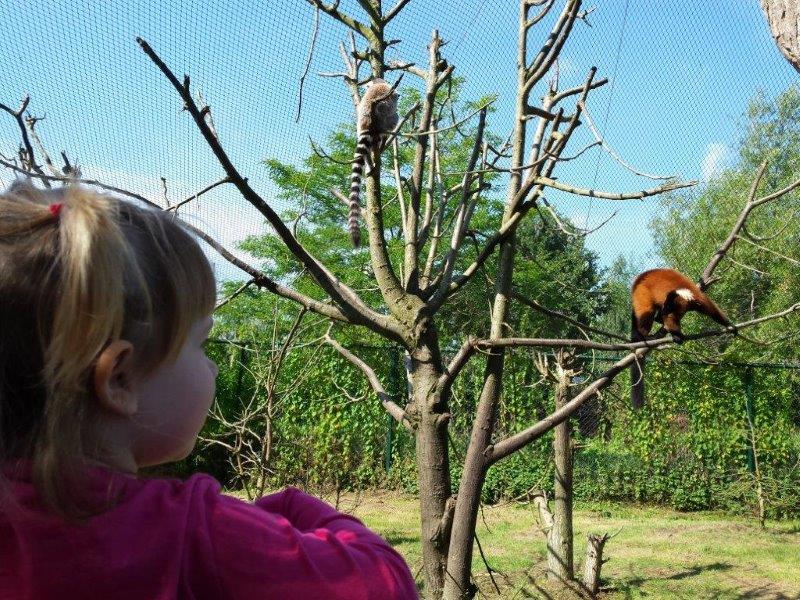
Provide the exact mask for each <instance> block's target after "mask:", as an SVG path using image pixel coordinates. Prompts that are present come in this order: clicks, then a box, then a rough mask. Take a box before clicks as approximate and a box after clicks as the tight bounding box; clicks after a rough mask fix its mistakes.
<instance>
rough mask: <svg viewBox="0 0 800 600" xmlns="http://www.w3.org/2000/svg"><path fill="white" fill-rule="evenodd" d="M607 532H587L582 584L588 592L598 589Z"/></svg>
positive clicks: (593, 592) (594, 592)
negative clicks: (587, 538)
mask: <svg viewBox="0 0 800 600" xmlns="http://www.w3.org/2000/svg"><path fill="white" fill-rule="evenodd" d="M608 539H609V536H608V534H603V535H596V534H594V533H590V534H589V540H588V541H587V543H586V561H585V562H584V563H583V585H584V587H585V588H586V589H587V591H588V592H589V593H590V594H596V593H597V592H598V591H599V590H600V569H602V568H603V546H605V545H606V542H607V541H608Z"/></svg>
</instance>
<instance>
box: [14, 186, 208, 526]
mask: <svg viewBox="0 0 800 600" xmlns="http://www.w3.org/2000/svg"><path fill="white" fill-rule="evenodd" d="M215 301H216V283H215V280H214V275H213V272H212V270H211V266H210V265H209V263H208V260H207V259H206V257H205V255H204V254H203V251H202V249H201V248H200V247H199V245H198V244H197V242H196V240H195V239H194V238H193V237H192V235H191V234H190V233H189V232H188V230H187V229H186V228H185V227H184V226H183V225H182V223H181V222H180V221H179V220H178V219H176V218H175V217H174V215H171V214H167V213H163V212H161V211H157V210H152V209H149V208H143V207H140V206H137V205H135V204H132V203H129V202H126V201H122V200H118V199H116V198H113V197H109V196H105V195H101V194H98V193H97V192H95V191H93V190H91V189H88V188H84V187H80V186H69V187H66V188H61V189H56V190H39V189H36V188H34V187H33V186H32V185H30V184H28V183H26V184H21V185H20V184H17V185H15V186H12V188H11V189H10V190H9V191H8V192H6V193H0V466H1V465H2V463H3V462H4V461H7V460H9V459H17V458H22V459H29V460H30V461H31V462H32V466H33V481H34V484H35V486H36V489H37V491H38V492H39V495H40V497H41V498H42V500H43V501H44V502H45V504H47V505H48V506H49V507H50V508H52V509H53V510H54V511H55V512H57V513H59V514H61V515H64V516H68V517H79V516H81V515H86V514H88V512H89V507H88V505H86V504H85V502H82V501H81V499H82V496H81V493H80V492H81V489H80V488H81V485H80V478H79V476H78V469H77V467H78V464H79V460H76V459H80V458H81V457H86V456H89V457H91V456H97V455H99V454H102V449H101V448H97V447H96V444H97V443H98V442H97V440H94V439H91V438H90V437H89V436H88V435H87V432H88V431H89V430H90V429H91V428H90V427H89V426H90V425H92V423H90V422H89V419H91V418H92V417H93V415H96V414H98V413H97V412H96V411H95V410H90V407H91V405H92V396H93V395H94V389H93V381H92V379H93V377H92V376H93V367H94V362H95V360H96V358H97V356H98V355H99V354H100V352H101V351H102V350H103V349H104V347H105V346H106V345H107V344H108V343H110V342H112V341H114V340H115V339H120V338H123V339H126V340H129V341H130V342H131V343H132V344H133V346H134V348H135V350H134V357H135V358H134V365H133V368H134V370H135V371H136V373H137V374H141V375H146V374H147V373H149V372H152V370H153V369H155V368H157V367H158V366H159V365H161V364H164V363H166V362H169V361H171V360H173V359H174V358H175V357H177V355H178V353H179V351H180V348H181V347H182V345H183V344H184V341H185V340H186V336H187V335H188V332H189V331H190V329H191V326H192V324H193V323H194V322H196V320H198V319H200V318H202V317H205V316H207V315H208V314H210V313H211V311H212V310H213V308H214V304H215ZM2 484H3V478H2V475H1V474H0V486H2ZM0 491H2V490H0ZM0 500H2V499H1V498H0ZM1 504H2V503H0V505H1Z"/></svg>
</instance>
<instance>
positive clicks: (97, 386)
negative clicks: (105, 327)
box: [94, 340, 138, 417]
mask: <svg viewBox="0 0 800 600" xmlns="http://www.w3.org/2000/svg"><path fill="white" fill-rule="evenodd" d="M132 367H133V344H131V343H130V342H128V341H126V340H116V341H114V342H111V343H110V344H109V345H108V346H107V347H106V348H105V350H103V351H102V352H101V353H100V356H98V358H97V362H96V364H95V367H94V394H95V398H96V399H97V401H98V402H99V403H100V406H101V407H103V408H104V409H106V410H108V411H110V412H112V413H114V414H116V415H119V416H122V417H130V416H132V415H134V414H136V410H137V408H138V402H137V398H136V394H135V390H134V386H133V369H132Z"/></svg>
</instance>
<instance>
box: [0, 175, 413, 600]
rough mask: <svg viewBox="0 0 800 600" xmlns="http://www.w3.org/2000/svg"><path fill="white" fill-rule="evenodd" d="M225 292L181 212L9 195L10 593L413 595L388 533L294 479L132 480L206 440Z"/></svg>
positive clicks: (1, 460) (1, 320)
mask: <svg viewBox="0 0 800 600" xmlns="http://www.w3.org/2000/svg"><path fill="white" fill-rule="evenodd" d="M215 292H216V286H215V281H214V276H213V274H212V272H211V268H210V266H209V264H208V261H207V260H206V258H205V256H204V255H203V252H202V250H201V249H200V247H199V246H198V244H197V243H196V242H195V240H194V239H193V237H192V236H191V235H190V233H189V232H188V230H187V229H186V228H185V227H183V226H182V225H181V224H180V222H179V221H177V220H176V219H174V218H173V217H172V216H171V215H167V214H166V213H163V212H160V211H156V210H149V209H144V208H141V207H138V206H136V205H133V204H131V203H128V202H124V201H121V200H116V199H112V198H109V197H107V196H103V195H99V194H97V193H95V192H93V191H90V190H88V189H85V188H80V187H77V186H70V187H68V188H65V189H62V190H53V191H49V190H48V191H44V190H36V189H34V188H33V187H32V186H30V185H17V186H15V187H12V189H11V190H10V191H9V192H7V193H5V194H0V466H1V467H2V472H1V474H0V599H6V598H15V599H16V598H20V599H25V598H31V599H34V598H35V599H37V600H38V599H46V598H59V599H65V598H104V599H105V598H114V599H123V598H131V599H133V598H136V599H139V598H142V599H148V600H153V599H162V598H163V599H166V598H196V599H200V598H248V599H250V598H278V599H280V600H289V599H293V598H298V599H299V598H309V599H316V598H321V599H339V598H341V599H345V598H347V599H368V598H375V599H393V598H416V597H417V593H416V588H415V586H414V581H413V579H412V577H411V574H410V572H409V570H408V567H407V566H406V564H405V563H404V562H403V559H402V558H401V557H400V556H399V555H398V554H397V553H396V552H395V551H394V550H393V549H392V548H391V547H390V546H389V545H388V544H387V543H386V542H385V541H384V540H382V539H381V538H380V537H378V536H377V535H376V534H374V533H372V532H370V531H369V530H368V529H367V528H366V527H364V525H362V524H361V523H360V522H359V521H358V520H356V519H355V518H353V517H350V516H347V515H344V514H341V513H339V512H337V511H335V510H334V509H333V508H331V507H330V506H328V505H327V504H325V503H323V502H321V501H320V500H317V499H315V498H312V497H311V496H307V495H306V494H304V493H302V492H300V491H298V490H296V489H291V488H290V489H287V490H285V491H283V492H281V493H278V494H273V495H270V496H265V497H263V498H261V499H259V500H257V501H256V502H255V503H254V504H248V503H246V502H242V501H240V500H237V499H236V498H233V497H230V496H225V495H223V494H221V493H220V485H219V484H218V483H217V482H216V481H215V480H214V479H212V478H211V477H208V476H206V475H194V476H193V477H191V478H189V479H188V480H187V481H178V480H173V479H139V478H137V476H136V473H137V471H138V470H139V469H140V468H142V467H146V466H151V465H158V464H163V463H168V462H171V461H176V460H180V459H181V458H183V457H185V456H186V455H187V454H189V452H191V450H192V448H193V447H194V444H195V440H196V438H197V434H198V432H199V431H200V428H201V427H202V425H203V421H204V420H205V416H206V412H207V410H208V408H209V406H210V404H211V402H212V399H213V397H214V380H215V378H216V375H217V367H216V365H214V363H212V362H211V361H210V360H208V358H206V356H205V353H204V351H203V342H204V341H205V339H206V336H207V335H208V332H209V329H210V328H211V325H212V319H211V316H210V315H211V312H212V310H213V308H214V302H215V297H216V293H215Z"/></svg>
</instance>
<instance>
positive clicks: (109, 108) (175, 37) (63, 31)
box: [0, 0, 797, 277]
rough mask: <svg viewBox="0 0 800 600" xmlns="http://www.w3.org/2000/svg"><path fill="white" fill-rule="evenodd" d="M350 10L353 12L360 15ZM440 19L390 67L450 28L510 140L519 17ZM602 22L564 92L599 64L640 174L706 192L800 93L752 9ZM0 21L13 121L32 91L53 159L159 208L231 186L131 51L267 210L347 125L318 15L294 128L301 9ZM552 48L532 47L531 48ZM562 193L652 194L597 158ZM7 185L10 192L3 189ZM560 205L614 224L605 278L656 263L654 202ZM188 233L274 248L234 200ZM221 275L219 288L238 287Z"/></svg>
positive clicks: (610, 128)
mask: <svg viewBox="0 0 800 600" xmlns="http://www.w3.org/2000/svg"><path fill="white" fill-rule="evenodd" d="M341 6H342V7H343V8H344V9H345V10H348V11H350V12H352V13H353V14H358V12H359V9H358V8H357V5H356V2H355V1H354V0H349V1H348V0H344V1H343V2H342V4H341ZM442 6H443V4H442V3H441V1H434V0H414V1H413V2H411V3H410V5H409V7H408V9H407V12H406V13H405V14H404V15H402V16H401V17H400V18H398V19H397V21H396V22H395V23H394V24H393V26H392V28H391V29H390V31H389V32H388V33H389V36H390V37H396V38H400V39H402V40H403V43H402V44H400V46H399V47H398V48H397V50H395V51H393V52H394V56H393V57H396V58H400V59H403V60H410V61H415V62H423V61H424V60H425V56H426V54H425V45H426V44H427V41H428V39H429V36H430V32H431V30H432V29H434V28H437V29H439V31H440V33H441V35H442V36H443V37H444V38H445V39H447V40H450V44H449V45H448V46H446V47H445V48H444V54H445V56H446V57H447V58H448V60H450V61H451V62H452V63H454V64H455V65H456V67H457V71H456V72H457V73H458V74H459V75H462V76H464V77H466V78H467V87H466V90H465V95H466V96H467V97H477V96H480V95H483V94H488V93H497V94H498V95H499V99H498V102H497V109H498V110H497V112H496V113H495V115H494V116H493V117H492V120H491V121H490V126H491V127H492V128H494V129H495V130H496V131H498V132H506V131H507V130H508V128H509V127H510V122H511V121H510V115H511V106H512V103H513V94H514V82H515V80H514V63H515V44H516V18H517V3H516V2H512V1H511V0H461V1H460V2H459V3H458V9H453V8H451V9H448V10H443V9H442ZM450 6H455V5H453V4H451V5H450ZM586 6H591V4H586ZM595 6H596V8H595V10H594V11H593V12H592V14H591V15H590V17H589V22H590V23H591V24H592V27H587V26H585V25H583V24H580V23H579V24H578V25H577V26H576V28H575V32H574V35H573V37H572V39H571V40H570V42H569V43H568V45H567V47H566V49H565V51H564V53H563V55H562V61H561V81H562V86H564V87H566V86H571V85H576V84H578V83H580V82H581V81H582V80H583V78H584V77H585V74H586V71H587V70H588V68H589V67H591V66H593V65H596V66H597V67H598V69H599V74H600V75H601V76H607V77H611V78H613V79H612V84H609V85H608V86H606V88H604V89H602V90H598V91H597V92H596V93H595V94H594V95H593V96H591V97H590V101H589V109H590V111H591V112H592V115H593V117H594V119H595V121H596V122H597V123H598V125H599V126H600V127H601V128H602V130H603V131H604V133H605V136H606V139H607V141H608V142H609V143H610V144H611V145H612V146H613V147H614V148H615V149H616V150H617V151H618V152H619V153H620V154H621V155H622V156H623V157H624V158H625V159H626V160H627V161H629V162H630V163H632V164H634V165H636V166H637V167H639V168H640V169H642V170H644V171H647V172H650V173H659V174H665V175H666V174H677V175H680V176H681V177H683V178H685V179H699V178H702V177H704V176H706V177H707V176H708V174H709V173H713V172H714V170H715V169H719V168H720V167H721V166H724V164H726V162H729V161H730V160H732V159H733V158H734V157H735V148H736V143H737V140H738V137H739V132H738V126H739V125H740V124H741V123H742V114H743V112H744V111H745V109H746V106H747V102H748V100H749V99H750V98H751V97H752V96H753V95H754V94H755V93H756V92H757V91H758V90H764V91H765V92H766V93H767V94H768V95H774V94H776V93H778V92H780V91H781V90H783V89H785V88H786V87H787V86H788V85H790V84H791V83H793V82H796V81H797V73H796V72H795V71H794V70H793V69H792V68H791V67H790V66H789V65H788V64H787V63H786V62H785V61H784V59H783V58H782V57H781V56H780V54H779V52H778V51H777V49H776V48H775V46H774V44H773V42H772V39H771V37H770V35H769V31H768V29H767V26H766V23H765V20H764V18H763V16H762V14H761V11H760V8H759V5H758V1H757V0H723V1H720V2H707V3H706V2H696V1H693V2H689V1H688V0H663V1H659V0H650V1H646V2H630V3H626V2H625V1H624V0H613V1H609V2H597V3H596V5H595ZM0 17H1V18H2V22H3V23H4V35H3V36H2V38H0V73H2V79H3V85H2V86H0V90H2V92H0V101H2V102H4V103H6V104H11V105H16V104H18V102H19V100H20V99H21V97H22V96H23V95H24V94H25V93H26V92H29V93H30V94H31V96H32V103H31V109H32V111H33V112H34V113H35V114H37V115H39V116H41V115H43V114H46V115H47V119H46V120H45V121H44V122H42V123H41V124H40V130H41V133H42V136H43V138H44V140H45V142H46V143H47V144H48V146H49V147H51V149H52V150H54V151H57V150H61V149H66V150H67V151H68V152H69V154H70V156H71V157H72V158H73V159H77V160H78V161H79V162H80V163H81V164H82V165H83V167H84V171H85V173H86V174H87V175H90V176H98V177H102V178H103V179H104V180H106V181H108V182H109V183H112V184H115V185H121V186H127V187H131V188H134V189H136V190H137V191H141V192H143V193H146V194H148V195H149V196H151V197H153V198H155V199H158V198H160V196H161V191H160V179H159V178H160V177H161V176H164V177H166V178H167V179H168V182H169V193H170V196H171V197H172V199H173V200H178V199H182V198H183V197H185V196H187V195H189V194H190V193H191V192H192V191H194V190H197V189H199V188H201V187H203V186H205V185H206V184H208V183H211V182H212V181H215V180H216V179H218V178H219V177H220V175H221V170H220V168H219V167H218V165H217V164H216V162H215V160H214V159H213V157H212V156H211V154H210V152H209V151H208V150H207V148H206V147H205V144H204V143H203V141H202V140H201V139H200V137H199V135H198V134H197V132H196V131H195V129H194V126H193V124H192V123H191V122H190V119H189V118H188V116H187V115H186V114H185V113H182V112H181V111H180V104H179V103H178V101H177V98H176V95H175V94H174V92H173V91H172V89H171V88H170V87H169V86H168V85H167V82H166V80H165V79H164V78H163V77H162V76H161V74H160V73H159V72H158V71H157V69H156V68H155V67H154V66H153V65H152V64H151V63H150V62H149V60H148V59H147V58H146V57H145V56H144V55H143V54H142V52H141V51H140V50H139V48H138V46H137V45H136V43H135V41H134V38H135V36H137V35H141V36H142V37H144V38H145V39H147V40H148V41H149V42H150V43H151V44H152V45H153V47H154V48H155V49H156V50H157V51H158V52H159V53H160V54H161V56H162V57H163V58H164V59H165V60H166V61H167V63H168V64H169V65H170V66H172V68H173V69H174V70H175V72H176V73H178V74H182V73H184V72H187V73H189V74H190V75H191V77H192V83H193V85H194V86H195V89H197V88H201V89H202V90H203V92H204V95H205V96H206V98H207V100H208V102H209V103H210V104H211V106H212V110H213V112H214V115H215V120H216V124H217V128H218V130H219V133H220V136H221V139H222V141H223V143H224V145H225V147H226V148H227V149H228V151H229V153H230V155H231V157H232V158H233V159H234V161H235V162H236V163H237V164H238V165H239V167H240V169H241V170H242V171H243V172H244V173H245V174H246V175H247V176H249V177H250V178H251V182H252V183H253V184H254V186H255V187H256V188H257V189H258V190H259V191H261V192H262V194H263V195H264V196H265V197H266V198H267V199H268V200H269V199H270V198H271V197H272V196H273V195H274V193H275V190H274V189H273V188H272V186H271V185H270V183H269V181H268V179H267V177H266V176H265V173H264V170H263V168H262V167H261V165H260V161H261V160H262V159H263V158H265V157H275V158H278V159H280V160H284V161H287V162H296V161H298V160H300V158H301V157H303V156H305V155H306V154H307V153H308V152H309V144H308V136H309V135H311V136H313V137H314V138H315V139H317V140H320V141H322V140H324V138H325V135H326V133H327V132H328V131H330V130H331V129H332V128H333V127H334V126H335V125H336V124H337V123H339V122H341V121H343V120H346V119H350V118H352V108H351V106H350V104H349V97H348V95H347V93H346V91H345V90H344V88H343V86H342V85H341V83H340V82H339V81H338V80H332V79H324V78H320V77H318V76H317V75H316V73H317V72H319V71H333V70H341V64H340V59H339V57H338V53H337V51H336V45H337V43H338V42H339V40H341V39H343V37H344V34H345V31H344V29H343V28H342V27H341V26H339V25H338V24H334V23H331V22H330V20H328V19H327V18H326V17H325V16H324V15H323V16H322V23H321V28H320V32H319V38H318V40H317V47H316V52H315V55H314V60H313V62H312V67H311V71H310V74H309V77H308V79H307V83H306V88H305V103H304V110H303V113H302V117H301V119H300V122H299V123H295V122H294V115H295V108H296V101H297V100H296V99H297V89H298V79H299V77H300V74H301V73H302V70H303V66H304V63H305V60H306V57H307V53H308V41H309V39H310V36H311V30H312V17H313V10H312V9H311V8H310V7H309V6H308V4H307V3H306V2H305V1H303V0H284V1H283V2H276V1H274V0H262V1H261V2H258V3H255V2H249V1H247V2H245V1H241V0H234V1H229V2H225V3H222V2H204V3H201V2H197V1H193V0H186V1H182V2H178V1H176V0H165V1H161V2H155V1H151V0H148V1H146V2H145V1H133V0H128V1H127V2H124V3H118V2H100V1H84V2H75V1H65V0H47V1H43V0H26V1H24V2H23V1H22V0H10V1H9V0H6V2H3V3H2V4H0ZM544 35H545V31H544V30H539V31H538V32H534V34H533V35H532V37H531V43H532V45H533V46H534V47H535V46H536V40H540V39H543V36H544ZM404 82H405V83H412V80H411V78H409V77H406V79H405V80H404ZM414 84H415V85H416V83H414ZM0 116H1V115H0ZM16 139H17V137H16V132H15V130H14V126H13V123H12V122H11V119H10V118H3V119H0V151H2V152H3V153H4V154H9V153H13V150H14V147H15V144H16ZM581 139H583V140H584V141H585V140H587V139H588V138H585V137H584V138H581ZM581 139H577V140H576V145H575V148H578V147H580V145H581ZM559 176H560V178H561V179H562V180H563V181H569V182H570V183H573V184H575V185H578V186H582V187H592V186H594V187H596V188H598V189H606V190H617V191H624V190H636V189H641V188H642V187H649V186H651V185H652V182H649V181H647V180H642V179H640V178H635V177H633V176H631V175H630V174H629V173H627V172H626V171H625V170H624V169H622V168H621V167H619V166H618V165H616V164H615V163H613V162H612V161H611V160H609V159H608V158H607V156H606V155H604V154H602V153H600V152H596V153H587V154H586V155H585V160H583V161H582V162H580V163H576V164H570V165H569V168H568V169H564V170H562V171H561V172H560V173H559ZM2 178H3V182H5V183H8V181H9V177H8V176H7V174H2ZM344 185H345V182H343V187H344ZM550 198H551V200H553V202H554V203H555V204H556V205H557V206H558V207H559V209H560V210H561V211H562V212H563V213H565V214H567V215H568V216H570V217H571V218H573V219H574V220H575V221H576V222H578V223H583V222H586V221H587V219H588V222H589V224H590V225H591V224H594V223H597V222H598V221H600V220H602V219H604V218H605V217H606V216H608V215H609V214H611V212H612V211H613V210H615V209H618V208H619V209H620V212H619V213H618V215H617V217H615V218H614V220H612V222H611V223H609V224H608V225H607V226H606V227H605V228H603V229H602V230H600V231H599V232H598V233H597V234H594V235H592V236H590V238H589V241H588V243H589V246H590V247H592V248H593V249H595V250H596V251H597V252H598V253H599V254H600V256H601V259H602V261H603V262H604V263H606V264H607V263H609V262H610V261H611V260H613V258H614V257H615V256H617V255H618V254H620V253H621V254H624V255H626V256H627V257H628V258H630V259H632V260H633V261H634V262H637V263H640V264H641V265H642V266H645V265H649V264H655V263H656V262H657V260H656V259H655V258H654V257H652V256H651V239H650V233H649V231H648V230H647V227H646V224H647V222H648V221H649V219H650V217H651V216H652V214H653V211H654V210H656V208H655V207H656V202H655V201H654V200H650V201H647V202H644V203H642V202H629V203H625V204H624V205H620V204H617V203H613V204H612V203H609V202H602V201H593V202H590V201H589V200H588V199H586V198H569V197H565V196H564V195H560V194H557V193H553V194H551V196H550ZM273 205H274V206H275V207H276V208H278V209H281V208H282V207H281V206H280V204H278V203H275V202H273ZM187 216H188V217H189V218H192V219H195V220H196V221H197V222H198V223H199V224H201V225H203V226H204V227H207V228H208V229H209V231H210V232H211V233H212V234H214V235H215V236H217V237H218V238H219V239H221V240H223V241H224V242H225V243H226V244H227V245H229V246H232V245H233V244H235V242H236V241H237V240H239V239H242V238H243V237H244V236H245V235H247V234H250V233H258V232H261V231H265V228H264V226H263V223H262V219H261V218H260V216H259V215H258V214H257V213H256V212H255V210H254V209H252V208H251V207H250V206H249V205H247V204H245V203H244V202H243V201H241V200H239V199H238V197H237V195H236V194H235V193H234V191H233V190H232V189H220V190H218V191H216V192H214V193H212V194H210V195H209V196H208V197H207V198H205V199H203V200H202V201H201V202H200V203H199V205H198V206H197V207H196V208H193V209H192V211H191V212H189V213H187ZM217 262H218V269H219V273H220V275H221V276H222V277H233V276H234V275H235V272H234V271H233V270H232V269H231V268H229V267H227V266H226V265H224V264H223V263H222V262H220V261H217Z"/></svg>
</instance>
